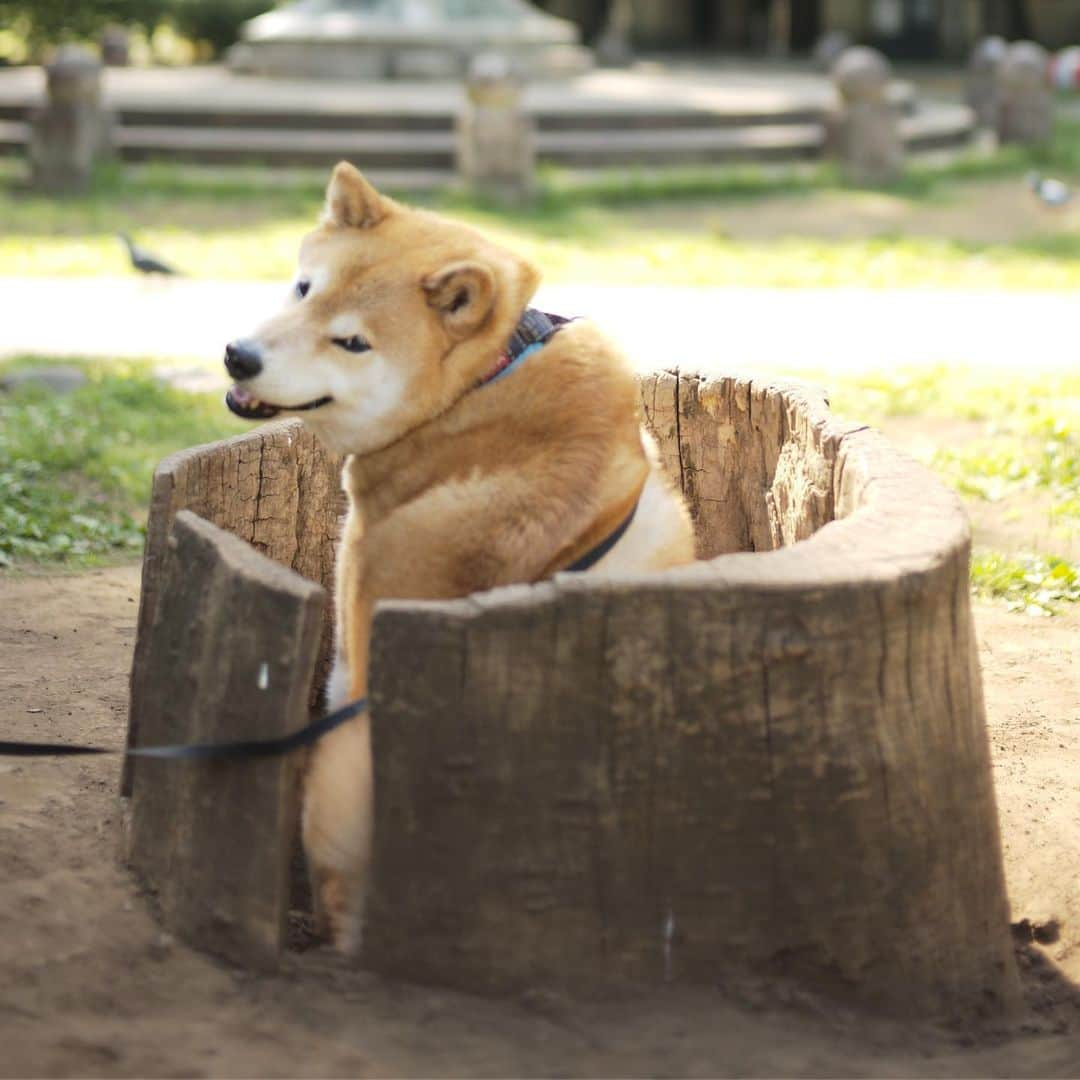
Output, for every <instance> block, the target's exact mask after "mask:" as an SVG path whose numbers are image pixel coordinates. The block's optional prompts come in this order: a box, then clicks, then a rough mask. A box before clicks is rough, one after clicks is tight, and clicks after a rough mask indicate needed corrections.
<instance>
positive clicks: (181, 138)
mask: <svg viewBox="0 0 1080 1080" xmlns="http://www.w3.org/2000/svg"><path fill="white" fill-rule="evenodd" d="M902 130H903V134H904V139H905V142H906V143H907V144H908V147H909V149H911V150H915V151H923V150H926V151H929V150H940V149H946V148H959V147H962V146H963V145H964V144H965V143H966V142H967V141H968V140H969V139H970V136H971V133H972V116H971V112H970V110H969V109H967V107H966V106H952V105H934V106H928V107H926V108H923V109H920V110H919V111H918V112H916V113H915V114H914V115H912V116H908V117H906V118H905V119H904V120H903V121H902ZM27 134H28V125H27V124H25V123H24V122H21V121H13V120H0V151H5V152H9V153H10V152H21V151H22V150H23V148H24V147H25V145H26V140H27ZM823 139H824V136H823V128H822V126H821V125H820V124H816V123H810V124H784V125H781V124H751V125H747V126H745V127H737V128H724V127H701V128H681V127H671V128H667V129H664V128H638V127H627V126H622V125H619V126H613V127H610V128H607V129H603V130H544V129H540V130H539V131H538V132H537V135H536V143H537V152H538V155H539V158H540V160H541V161H542V162H548V163H551V164H557V165H563V166H567V167H572V168H597V167H604V166H615V165H643V166H645V165H648V166H662V165H687V164H708V163H713V162H715V163H720V162H737V161H783V160H805V159H810V158H816V157H818V156H820V154H821V152H822V145H823ZM117 144H118V148H119V151H120V155H121V157H122V158H124V159H125V160H129V161H145V160H151V159H167V160H174V161H190V162H205V163H214V164H229V163H245V162H246V163H258V164H274V165H330V164H333V163H334V162H336V161H338V160H340V159H342V158H348V159H351V160H353V161H356V162H357V163H358V164H360V165H361V166H362V167H364V168H367V169H373V170H379V169H396V170H405V171H406V172H413V173H428V172H431V171H432V170H434V171H436V172H441V173H443V174H445V175H450V174H451V173H452V170H453V167H454V136H453V133H452V131H451V130H450V129H449V128H447V129H445V130H413V131H400V130H386V131H382V130H366V131H356V130H331V129H314V130H293V129H285V130H272V129H267V128H258V127H254V128H224V127H177V126H157V125H130V126H121V127H119V128H118V130H117Z"/></svg>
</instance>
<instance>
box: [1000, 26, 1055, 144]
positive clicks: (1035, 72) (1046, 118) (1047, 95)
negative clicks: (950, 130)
mask: <svg viewBox="0 0 1080 1080" xmlns="http://www.w3.org/2000/svg"><path fill="white" fill-rule="evenodd" d="M1049 65H1050V55H1049V53H1047V51H1046V50H1045V49H1044V48H1043V47H1042V46H1041V45H1036V44H1035V42H1034V41H1018V42H1016V43H1015V44H1013V45H1010V46H1009V48H1008V50H1007V51H1006V53H1005V56H1004V58H1003V59H1002V61H1001V66H1000V68H999V69H998V87H999V89H998V94H999V105H998V118H997V132H998V138H999V139H1000V140H1001V141H1002V142H1003V143H1025V144H1031V143H1043V142H1049V140H1050V137H1051V135H1052V134H1053V131H1054V95H1053V91H1052V90H1051V88H1050V85H1049V79H1048V72H1049Z"/></svg>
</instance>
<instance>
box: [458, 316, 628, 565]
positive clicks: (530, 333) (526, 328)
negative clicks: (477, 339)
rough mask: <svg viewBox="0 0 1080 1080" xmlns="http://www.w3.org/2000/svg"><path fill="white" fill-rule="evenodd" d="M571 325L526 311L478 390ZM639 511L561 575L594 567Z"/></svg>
mask: <svg viewBox="0 0 1080 1080" xmlns="http://www.w3.org/2000/svg"><path fill="white" fill-rule="evenodd" d="M569 321H570V320H569V319H566V318H563V316H561V315H550V314H548V313H547V312H546V311H540V310H539V309H538V308H526V309H525V313H524V314H523V315H522V316H521V319H520V320H519V322H518V324H517V326H516V327H514V332H513V333H512V334H511V335H510V340H509V341H508V342H507V343H506V348H505V349H504V350H503V352H502V354H501V355H500V357H499V362H498V363H497V364H496V365H495V367H494V368H493V369H492V371H491V372H490V373H489V374H488V375H487V376H486V377H485V378H483V379H481V380H480V382H479V383H477V389H479V388H480V387H481V386H489V385H490V384H491V383H493V382H498V381H499V379H502V378H504V377H505V376H507V375H509V374H510V372H511V371H513V370H514V369H515V368H516V367H517V366H518V365H519V364H520V363H521V362H522V361H523V360H525V359H526V358H527V357H529V356H532V354H533V353H534V352H537V351H539V350H540V349H542V348H543V347H544V346H545V345H546V344H547V343H548V342H549V341H550V340H551V339H552V338H553V337H554V336H555V335H556V334H557V333H558V332H559V331H560V330H561V329H562V328H563V327H564V326H565V325H566V324H567V323H568V322H569ZM637 508H638V503H634V506H633V508H632V509H631V511H630V513H629V514H627V516H626V518H625V519H624V520H623V522H622V524H621V525H619V527H618V528H617V529H616V530H615V531H614V532H612V533H609V534H608V536H607V537H605V538H604V539H603V540H601V541H600V543H599V544H597V545H596V546H595V547H594V548H592V549H591V550H589V551H587V552H585V554H584V555H582V556H581V557H580V558H579V559H576V560H575V561H574V562H572V563H571V564H570V565H569V566H566V567H563V569H562V571H561V572H562V573H567V574H578V573H581V572H582V571H584V570H589V569H591V568H592V567H594V566H595V565H596V564H597V563H598V562H599V561H600V560H601V559H602V558H603V557H604V556H605V555H606V554H607V553H608V552H609V551H611V549H612V548H613V547H614V546H615V545H616V544H617V543H618V542H619V541H620V540H621V539H622V538H623V535H624V534H625V533H626V530H627V529H629V528H630V524H631V522H632V521H633V520H634V515H635V514H636V513H637Z"/></svg>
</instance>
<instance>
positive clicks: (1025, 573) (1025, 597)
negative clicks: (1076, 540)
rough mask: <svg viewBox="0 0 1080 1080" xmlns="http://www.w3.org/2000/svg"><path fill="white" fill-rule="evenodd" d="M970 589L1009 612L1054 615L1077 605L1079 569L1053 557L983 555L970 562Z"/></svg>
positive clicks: (1079, 597)
mask: <svg viewBox="0 0 1080 1080" xmlns="http://www.w3.org/2000/svg"><path fill="white" fill-rule="evenodd" d="M971 586H972V589H973V591H974V592H975V594H976V596H982V597H986V598H988V599H996V600H1004V601H1005V602H1006V604H1007V606H1008V608H1009V610H1010V611H1022V612H1024V613H1025V614H1026V615H1055V614H1057V613H1058V612H1059V611H1060V610H1061V606H1062V605H1063V604H1075V603H1078V602H1080V567H1077V566H1076V565H1075V564H1074V563H1070V562H1068V561H1067V560H1065V559H1058V558H1054V557H1053V556H1045V555H1035V554H1017V555H1002V554H1000V553H998V552H984V553H982V554H976V555H975V556H974V557H973V558H972V560H971Z"/></svg>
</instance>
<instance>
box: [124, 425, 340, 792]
mask: <svg viewBox="0 0 1080 1080" xmlns="http://www.w3.org/2000/svg"><path fill="white" fill-rule="evenodd" d="M340 468H341V463H340V460H339V459H338V458H336V457H335V456H334V455H332V454H330V453H328V452H327V451H326V450H325V449H324V448H323V447H322V446H321V445H320V444H319V443H318V441H317V440H316V439H315V436H314V435H312V434H311V432H309V431H308V430H307V429H306V428H304V427H303V425H302V424H301V423H300V421H298V420H287V421H283V422H281V423H273V424H265V425H263V426H262V427H260V428H258V429H256V430H255V431H252V432H249V433H247V434H244V435H238V436H236V437H235V438H232V439H225V440H223V441H221V442H215V443H208V444H206V445H205V446H196V447H192V448H190V449H187V450H182V451H180V452H179V453H176V454H173V455H172V456H170V457H168V458H166V459H165V460H164V461H163V462H161V464H160V465H159V466H158V467H157V469H156V470H155V472H154V486H153V492H152V494H151V500H150V516H149V521H148V523H147V529H146V549H145V551H144V553H143V572H142V589H141V592H140V596H139V623H138V635H137V637H136V641H135V656H134V660H133V663H132V686H133V688H134V681H135V679H136V677H137V675H138V672H139V671H140V669H141V668H142V667H143V666H144V664H145V657H146V653H147V650H148V649H149V648H150V629H151V627H152V626H153V625H154V618H155V611H156V607H157V602H158V594H159V592H160V589H161V579H162V574H163V572H164V565H165V557H166V554H167V543H168V539H169V535H170V530H171V529H172V523H173V519H174V517H175V516H176V514H177V513H178V512H179V511H181V510H192V511H194V512H195V513H196V514H198V515H199V517H201V518H203V519H204V520H206V521H209V522H211V523H212V524H214V525H217V526H218V527H219V528H222V529H225V530H226V531H228V532H230V533H232V534H233V535H234V536H238V537H239V538H240V539H241V540H246V541H247V542H248V543H249V544H251V545H252V546H253V547H254V548H255V549H256V550H257V551H260V552H262V554H264V555H266V556H267V557H268V558H271V559H273V560H274V561H275V562H277V563H280V564H281V565H282V566H287V567H289V568H290V569H292V570H295V571H296V572H297V573H298V574H300V575H302V576H303V577H306V578H307V579H308V580H310V581H315V582H318V583H319V584H321V585H322V586H323V587H324V588H325V589H326V590H327V591H328V592H330V591H332V583H333V575H334V551H335V545H336V543H337V537H338V526H339V520H340V517H341V514H342V511H343V509H344V506H343V497H342V493H341V484H340V481H339V473H340ZM331 609H332V605H330V604H328V605H326V614H325V618H324V620H323V627H322V638H321V641H320V646H319V662H318V666H317V674H316V680H315V684H314V685H313V687H312V701H311V704H312V706H314V705H315V704H316V701H317V699H318V697H319V694H320V692H321V689H322V685H323V683H324V682H325V679H326V677H327V675H328V674H329V670H330V663H331V654H332V651H333V648H332V639H333V624H332V622H333V612H332V610H331ZM137 722H138V717H137V716H135V715H134V714H130V715H129V718H128V728H129V731H128V744H129V745H131V746H134V745H135V744H136V743H137V742H138V741H139V739H140V736H139V733H138V731H137V730H136V724H137ZM134 773H135V761H134V759H132V758H129V759H128V760H127V762H126V764H125V768H124V775H123V779H122V781H121V794H122V795H130V794H131V785H132V777H133V775H134Z"/></svg>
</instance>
